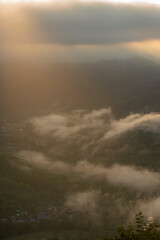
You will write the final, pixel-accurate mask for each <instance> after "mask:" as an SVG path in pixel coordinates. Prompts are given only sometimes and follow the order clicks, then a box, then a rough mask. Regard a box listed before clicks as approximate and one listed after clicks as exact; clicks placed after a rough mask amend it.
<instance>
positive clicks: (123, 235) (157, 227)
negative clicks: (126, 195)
mask: <svg viewBox="0 0 160 240" xmlns="http://www.w3.org/2000/svg"><path fill="white" fill-rule="evenodd" d="M159 239H160V224H156V223H146V222H145V219H144V216H143V215H142V213H141V212H139V213H138V214H136V217H135V223H134V224H132V225H128V227H126V228H125V227H124V226H120V227H118V229H117V234H116V236H114V237H113V238H111V239H109V238H106V239H105V240H159Z"/></svg>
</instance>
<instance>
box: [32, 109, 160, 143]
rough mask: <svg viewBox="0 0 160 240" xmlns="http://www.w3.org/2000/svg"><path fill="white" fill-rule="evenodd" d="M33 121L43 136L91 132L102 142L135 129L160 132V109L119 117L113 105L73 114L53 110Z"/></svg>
mask: <svg viewBox="0 0 160 240" xmlns="http://www.w3.org/2000/svg"><path fill="white" fill-rule="evenodd" d="M30 123H31V124H32V126H33V128H34V130H35V131H36V132H37V133H38V134H40V135H42V136H43V135H49V136H52V137H55V138H58V139H60V140H64V139H69V138H75V137H79V138H81V137H82V136H83V137H88V136H90V139H91V138H92V140H95V143H96V144H99V145H100V144H101V143H102V142H103V141H105V140H109V139H111V138H115V137H119V136H121V135H123V134H125V133H127V132H129V131H134V130H144V131H148V132H152V133H156V134H160V114H159V113H149V114H130V115H129V116H127V117H125V118H121V119H118V120H116V119H114V117H113V115H112V112H111V109H109V108H107V109H105V108H104V109H99V110H93V111H91V112H85V113H84V112H83V111H73V112H71V113H70V114H50V115H47V116H42V117H37V118H32V119H31V120H30ZM89 143H90V142H88V143H86V145H87V144H89Z"/></svg>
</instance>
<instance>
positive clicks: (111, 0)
mask: <svg viewBox="0 0 160 240" xmlns="http://www.w3.org/2000/svg"><path fill="white" fill-rule="evenodd" d="M73 2H83V3H89V2H101V3H107V2H108V3H123V4H124V3H126V4H130V3H131V4H134V3H136V4H143V3H144V4H156V5H160V1H159V0H0V3H9V4H12V3H60V4H62V3H65V4H66V3H73Z"/></svg>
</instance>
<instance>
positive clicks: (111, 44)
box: [0, 0, 160, 62]
mask: <svg viewBox="0 0 160 240" xmlns="http://www.w3.org/2000/svg"><path fill="white" fill-rule="evenodd" d="M15 1H16V0H13V1H12V0H10V1H9V0H0V2H1V6H0V33H1V39H0V53H1V54H0V55H1V57H4V58H8V57H9V58H14V57H18V58H20V59H21V58H24V59H30V58H31V59H32V60H35V61H36V60H42V61H45V62H48V61H96V60H99V59H108V58H124V57H130V56H133V55H137V54H138V55H143V56H148V57H150V58H155V59H157V60H159V58H160V31H159V26H160V7H159V6H158V5H157V4H160V1H156V0H154V1H153V0H152V1H151V0H145V1H141V0H139V1H137V3H135V1H132V0H123V1H120V0H112V1H99V2H98V3H97V2H93V1H90V0H88V1H84V0H82V1H77V0H70V1H66V0H65V1H63V0H62V1H60V0H59V1H58V0H55V1H52V2H47V1H44V0H41V1H39V2H38V0H36V3H31V2H30V3H29V4H26V3H24V1H21V2H18V1H16V4H11V3H13V2H15ZM42 1H44V2H43V4H42V3H41V2H42ZM7 2H8V3H7ZM27 2H29V1H27ZM133 2H134V3H133ZM144 2H145V3H144ZM117 3H118V4H117ZM120 3H121V4H120ZM129 3H131V4H129ZM149 3H152V4H149ZM153 3H155V4H153Z"/></svg>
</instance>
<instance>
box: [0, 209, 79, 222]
mask: <svg viewBox="0 0 160 240" xmlns="http://www.w3.org/2000/svg"><path fill="white" fill-rule="evenodd" d="M79 215H80V211H78V210H75V209H71V208H67V207H49V208H46V209H44V210H43V211H38V212H37V213H31V212H28V211H22V210H20V209H17V210H16V211H15V214H14V215H12V216H9V217H7V218H1V219H0V221H1V223H6V222H13V223H24V222H31V223H37V222H39V221H41V220H45V219H59V220H61V219H63V218H67V219H68V220H69V221H71V222H72V220H73V218H74V217H76V216H79Z"/></svg>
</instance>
